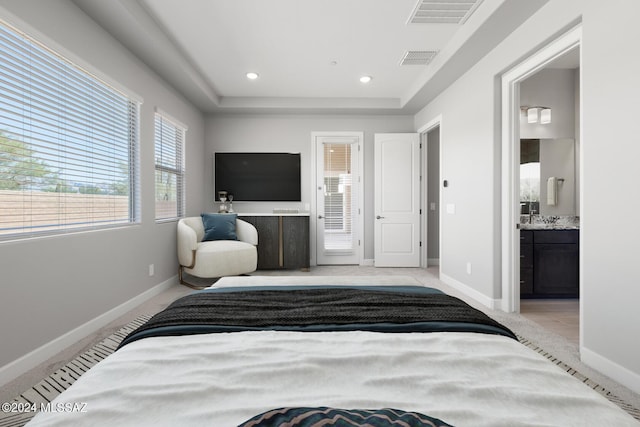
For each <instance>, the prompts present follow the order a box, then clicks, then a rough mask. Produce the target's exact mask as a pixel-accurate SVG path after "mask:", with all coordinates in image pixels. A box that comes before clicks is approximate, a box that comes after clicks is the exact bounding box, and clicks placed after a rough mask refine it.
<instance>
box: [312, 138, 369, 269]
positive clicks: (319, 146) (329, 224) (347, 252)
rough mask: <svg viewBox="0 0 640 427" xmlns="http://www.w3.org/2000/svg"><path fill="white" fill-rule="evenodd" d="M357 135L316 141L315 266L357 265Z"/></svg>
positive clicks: (358, 158) (358, 237)
mask: <svg viewBox="0 0 640 427" xmlns="http://www.w3.org/2000/svg"><path fill="white" fill-rule="evenodd" d="M360 141H361V136H360V135H354V136H318V137H317V138H316V171H317V175H316V213H317V217H316V262H317V264H319V265H327V264H360V258H361V255H360V254H361V238H360V212H361V209H360V199H361V197H360V159H361V152H360Z"/></svg>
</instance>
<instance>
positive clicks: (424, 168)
mask: <svg viewBox="0 0 640 427" xmlns="http://www.w3.org/2000/svg"><path fill="white" fill-rule="evenodd" d="M437 127H439V128H440V141H439V143H438V145H439V147H438V148H439V150H438V164H439V165H440V167H439V168H438V171H439V173H438V186H439V185H440V184H439V183H440V181H441V180H442V114H439V115H437V116H436V117H435V118H433V119H431V120H430V121H428V122H427V123H426V124H425V125H423V126H421V127H420V128H418V130H417V133H418V134H419V135H420V143H422V139H423V135H424V136H425V137H426V135H427V134H428V133H429V132H431V131H432V130H433V129H435V128H437ZM425 139H427V138H425ZM427 142H428V139H427ZM428 152H429V150H428V147H422V158H421V159H420V161H421V168H420V174H421V176H422V180H421V186H422V187H421V189H420V198H421V201H420V204H421V205H420V208H421V209H422V217H423V218H422V224H421V226H422V234H421V236H420V238H421V239H422V248H423V253H422V257H421V259H420V266H421V267H422V268H427V267H429V254H428V248H429V245H428V240H427V239H428V238H429V228H428V226H429V220H428V217H429V205H428V203H429V200H428V199H429V197H428V191H429V171H428V166H429V159H428V158H427V156H428ZM441 206H442V191H439V192H438V223H439V224H440V227H438V253H439V254H440V255H439V256H442V209H440V207H441ZM441 265H442V263H438V274H440V266H441Z"/></svg>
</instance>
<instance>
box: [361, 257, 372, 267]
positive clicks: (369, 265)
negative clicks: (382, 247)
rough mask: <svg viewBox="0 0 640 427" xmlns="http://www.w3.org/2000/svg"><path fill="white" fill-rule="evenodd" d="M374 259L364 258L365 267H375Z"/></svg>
mask: <svg viewBox="0 0 640 427" xmlns="http://www.w3.org/2000/svg"><path fill="white" fill-rule="evenodd" d="M373 261H374V260H373V259H364V260H362V265H363V266H365V267H373V265H374V263H373Z"/></svg>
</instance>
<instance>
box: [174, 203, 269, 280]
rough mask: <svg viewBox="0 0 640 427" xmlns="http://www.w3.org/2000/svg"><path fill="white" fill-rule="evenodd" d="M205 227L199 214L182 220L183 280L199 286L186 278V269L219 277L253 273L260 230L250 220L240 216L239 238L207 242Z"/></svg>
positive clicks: (256, 263) (179, 243) (180, 242)
mask: <svg viewBox="0 0 640 427" xmlns="http://www.w3.org/2000/svg"><path fill="white" fill-rule="evenodd" d="M204 234H205V230H204V225H203V223H202V218H201V217H199V216H196V217H188V218H182V219H181V220H180V221H178V261H179V262H180V269H179V271H178V277H179V279H180V283H181V284H183V285H187V286H190V287H197V286H195V285H192V284H190V283H187V282H185V281H184V279H183V273H187V274H190V275H192V276H196V277H203V278H209V277H211V278H214V277H215V278H217V277H223V276H237V275H240V274H247V273H251V272H253V271H255V270H256V267H257V265H258V251H257V249H256V245H257V244H258V231H257V230H256V228H255V227H254V226H253V225H252V224H249V223H248V222H246V221H243V220H241V219H236V234H237V236H238V240H214V241H206V242H203V241H202V238H203V237H204Z"/></svg>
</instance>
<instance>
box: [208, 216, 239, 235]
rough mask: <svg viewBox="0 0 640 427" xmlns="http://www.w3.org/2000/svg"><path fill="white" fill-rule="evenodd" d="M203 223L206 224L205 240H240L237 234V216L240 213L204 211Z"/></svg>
mask: <svg viewBox="0 0 640 427" xmlns="http://www.w3.org/2000/svg"><path fill="white" fill-rule="evenodd" d="M200 216H201V217H202V225H204V237H203V238H202V241H203V242H208V241H211V240H238V235H237V234H236V218H237V217H238V214H234V213H230V214H218V213H214V214H207V213H203V214H202V215H200Z"/></svg>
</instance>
